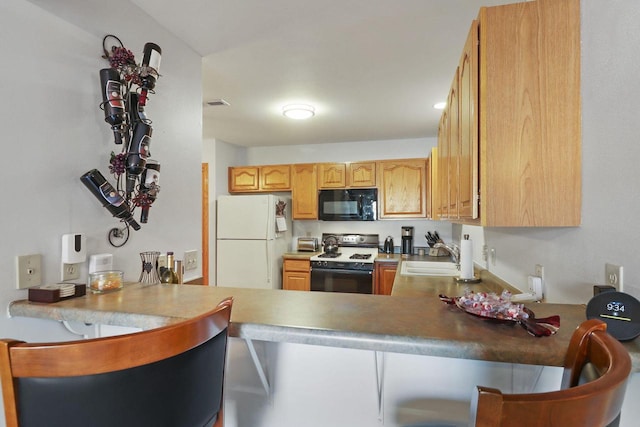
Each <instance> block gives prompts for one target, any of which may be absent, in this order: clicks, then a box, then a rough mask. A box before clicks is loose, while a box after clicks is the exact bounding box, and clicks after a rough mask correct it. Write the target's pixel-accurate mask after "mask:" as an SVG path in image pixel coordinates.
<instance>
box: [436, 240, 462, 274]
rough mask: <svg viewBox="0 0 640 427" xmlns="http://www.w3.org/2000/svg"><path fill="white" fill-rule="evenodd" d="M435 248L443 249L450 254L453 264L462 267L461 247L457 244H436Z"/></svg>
mask: <svg viewBox="0 0 640 427" xmlns="http://www.w3.org/2000/svg"><path fill="white" fill-rule="evenodd" d="M433 248H434V249H440V248H442V249H444V250H446V251H447V252H449V255H451V258H452V259H453V262H454V263H455V264H456V265H457V266H458V268H459V267H460V247H459V246H458V245H456V244H455V243H451V244H448V245H447V244H445V243H436V244H435V245H433Z"/></svg>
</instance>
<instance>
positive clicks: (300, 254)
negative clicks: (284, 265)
mask: <svg viewBox="0 0 640 427" xmlns="http://www.w3.org/2000/svg"><path fill="white" fill-rule="evenodd" d="M321 253H322V252H320V251H318V252H306V251H297V252H286V253H284V254H283V255H282V257H283V258H287V259H310V258H311V257H312V256H314V255H318V254H321Z"/></svg>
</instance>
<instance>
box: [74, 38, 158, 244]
mask: <svg viewBox="0 0 640 427" xmlns="http://www.w3.org/2000/svg"><path fill="white" fill-rule="evenodd" d="M109 40H114V41H115V43H116V45H113V46H111V48H107V44H108V41H109ZM102 49H103V51H104V55H103V58H105V59H107V60H108V61H109V64H110V67H109V68H103V69H101V70H100V87H101V92H102V103H101V104H100V108H101V109H102V110H103V111H104V116H105V119H104V120H105V122H107V123H108V124H109V125H110V126H111V130H112V131H113V139H114V143H115V144H116V147H119V148H120V152H119V153H116V152H115V151H112V152H111V156H110V160H109V172H110V173H111V174H112V175H113V177H114V178H115V181H116V185H115V186H113V185H111V183H109V181H108V180H107V179H106V178H105V177H104V175H102V173H100V171H99V170H97V169H92V170H90V171H89V172H87V173H85V174H84V175H82V176H81V177H80V181H82V183H83V184H84V185H85V186H86V187H87V188H88V189H89V190H90V191H91V192H92V193H93V195H94V196H95V197H96V198H97V199H98V200H100V201H101V202H102V204H103V206H104V207H105V208H106V209H107V210H108V211H109V212H111V214H112V215H113V216H114V217H116V218H119V219H120V221H121V223H122V226H120V227H115V228H112V229H111V230H109V233H108V235H107V240H108V241H109V243H110V244H111V245H112V246H114V247H120V246H123V245H124V244H125V243H127V241H128V240H129V229H130V228H133V229H134V230H139V229H140V224H139V223H138V222H137V221H136V220H135V219H134V214H135V211H136V209H137V208H140V223H142V224H144V223H146V222H147V220H148V218H149V208H150V207H151V205H152V204H153V202H154V201H155V200H156V198H157V196H158V192H159V191H160V186H159V185H158V182H159V180H160V164H159V163H158V162H157V161H155V160H153V159H151V158H150V156H151V153H150V145H151V135H152V133H153V128H152V127H151V124H152V122H151V120H149V118H148V117H147V116H146V113H145V107H146V105H147V101H148V99H149V95H150V94H153V93H155V92H154V88H155V84H156V80H157V79H158V78H159V76H160V75H159V74H158V70H159V68H160V59H161V55H162V50H161V49H160V46H158V45H157V44H155V43H151V42H149V43H146V44H145V45H144V49H143V57H142V61H141V62H140V64H137V63H136V61H135V57H134V55H133V53H132V52H131V51H130V50H129V49H127V48H125V47H124V45H123V44H122V41H120V39H119V38H118V37H116V36H114V35H111V34H109V35H107V36H105V37H104V39H103V40H102Z"/></svg>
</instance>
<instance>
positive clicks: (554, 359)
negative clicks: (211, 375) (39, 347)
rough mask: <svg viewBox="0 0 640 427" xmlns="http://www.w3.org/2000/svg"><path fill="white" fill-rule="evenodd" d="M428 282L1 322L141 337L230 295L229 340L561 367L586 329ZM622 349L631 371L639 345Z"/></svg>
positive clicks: (103, 298)
mask: <svg viewBox="0 0 640 427" xmlns="http://www.w3.org/2000/svg"><path fill="white" fill-rule="evenodd" d="M430 281H431V283H432V285H431V288H430V291H429V292H424V293H423V294H422V295H419V294H418V293H417V291H416V286H417V285H415V282H416V281H415V280H414V281H412V280H409V279H407V280H406V283H404V284H403V285H402V286H398V287H397V288H396V289H394V295H393V296H380V295H361V294H337V293H328V292H326V293H325V292H300V291H284V290H258V289H240V288H216V287H208V286H196V285H164V284H160V285H144V284H139V283H135V284H127V285H125V287H124V289H123V290H122V291H118V292H112V293H105V294H88V295H86V296H83V297H79V298H71V299H67V300H64V301H60V302H57V303H54V304H43V303H34V302H29V301H26V300H20V301H14V302H12V303H11V305H10V307H9V314H10V315H11V316H23V317H32V318H40V319H50V320H57V321H68V322H74V321H75V322H82V323H85V324H104V325H115V326H126V327H132V328H139V329H150V328H155V327H159V326H162V325H166V324H171V323H174V322H178V321H180V320H182V319H185V318H190V317H193V316H196V315H198V314H201V313H203V312H205V311H206V310H207V309H209V308H210V307H212V306H214V305H215V304H216V303H217V302H218V301H220V300H222V299H223V298H225V297H227V296H233V297H234V300H235V302H234V307H233V312H232V316H231V322H232V324H231V329H230V334H231V336H233V337H238V338H243V339H249V340H257V341H268V342H288V343H298V344H312V345H321V346H331V347H343V348H353V349H362V350H374V351H381V352H393V353H407V354H416V355H431V356H440V357H450V358H460V359H473V360H485V361H494V362H507V363H520V364H531V365H546V366H562V363H563V359H564V354H565V350H566V348H567V345H568V342H569V338H570V336H571V334H572V332H573V330H574V329H575V327H576V326H577V325H578V324H579V323H580V322H582V321H583V320H585V311H584V310H585V309H584V306H583V305H568V304H536V303H532V304H529V307H530V308H531V309H532V310H533V311H534V313H535V315H536V317H546V316H551V315H556V314H557V315H560V318H561V327H560V329H559V331H558V332H557V333H556V334H555V335H553V336H550V337H540V338H537V337H533V336H531V335H529V334H528V333H527V332H526V331H525V330H524V329H523V328H521V327H520V326H518V325H516V324H514V323H510V322H503V323H498V322H493V321H486V320H482V319H478V318H476V317H474V316H470V315H468V314H466V313H464V312H462V311H461V310H459V309H458V308H457V307H455V306H450V305H446V304H444V303H443V302H441V301H440V300H439V299H438V297H437V294H438V293H448V294H449V295H450V296H456V295H455V294H453V293H454V292H455V291H456V290H458V291H459V292H462V290H463V287H461V286H459V285H455V284H452V282H451V278H433V279H430ZM412 283H414V284H413V285H412ZM420 283H424V279H422V280H421V281H420ZM422 286H424V284H423V285H422ZM403 289H406V291H405V292H404V293H405V294H406V295H407V296H403ZM625 345H626V347H627V348H628V349H629V352H630V353H631V356H632V358H633V366H634V371H638V370H639V369H640V346H639V345H638V343H637V342H636V341H631V342H629V343H626V344H625Z"/></svg>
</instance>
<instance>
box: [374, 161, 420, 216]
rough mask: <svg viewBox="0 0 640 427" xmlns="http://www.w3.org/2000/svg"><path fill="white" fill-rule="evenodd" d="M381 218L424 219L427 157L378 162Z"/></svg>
mask: <svg viewBox="0 0 640 427" xmlns="http://www.w3.org/2000/svg"><path fill="white" fill-rule="evenodd" d="M377 168H378V171H379V172H378V173H379V180H378V181H379V183H380V188H379V195H378V203H379V204H380V208H379V209H380V217H381V218H425V217H426V215H427V203H426V197H427V191H426V159H406V160H388V161H382V162H379V163H378V165H377Z"/></svg>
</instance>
